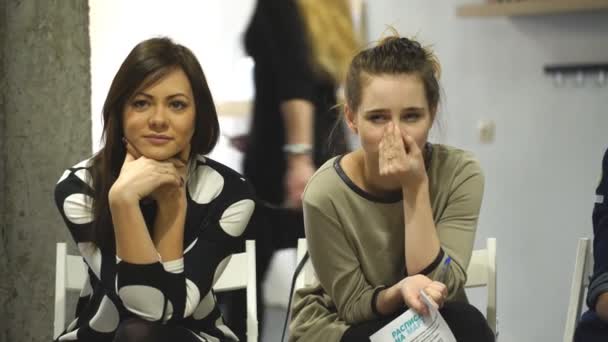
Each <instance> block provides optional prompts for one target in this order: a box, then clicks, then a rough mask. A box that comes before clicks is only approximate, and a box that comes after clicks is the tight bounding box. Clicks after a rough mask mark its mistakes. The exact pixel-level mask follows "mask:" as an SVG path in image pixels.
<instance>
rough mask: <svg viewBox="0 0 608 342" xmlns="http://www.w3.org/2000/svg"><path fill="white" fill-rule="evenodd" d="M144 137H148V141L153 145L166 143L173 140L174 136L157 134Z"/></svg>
mask: <svg viewBox="0 0 608 342" xmlns="http://www.w3.org/2000/svg"><path fill="white" fill-rule="evenodd" d="M144 138H145V139H146V141H148V142H149V143H151V144H153V145H164V144H166V143H168V142H169V141H171V140H173V138H171V137H168V136H166V135H156V134H152V135H146V136H144Z"/></svg>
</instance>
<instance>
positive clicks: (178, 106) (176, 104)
mask: <svg viewBox="0 0 608 342" xmlns="http://www.w3.org/2000/svg"><path fill="white" fill-rule="evenodd" d="M169 107H171V108H172V109H174V110H177V111H180V110H184V109H186V108H187V107H188V104H187V103H186V102H184V101H177V100H176V101H171V102H169Z"/></svg>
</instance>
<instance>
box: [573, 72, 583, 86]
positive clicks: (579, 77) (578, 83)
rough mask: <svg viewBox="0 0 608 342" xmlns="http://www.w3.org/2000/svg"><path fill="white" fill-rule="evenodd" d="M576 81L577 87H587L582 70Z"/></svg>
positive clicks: (577, 73) (577, 74) (578, 73)
mask: <svg viewBox="0 0 608 342" xmlns="http://www.w3.org/2000/svg"><path fill="white" fill-rule="evenodd" d="M575 81H576V86H577V87H579V88H580V87H582V86H584V85H585V75H584V74H583V72H582V71H581V70H579V71H577V72H576V78H575Z"/></svg>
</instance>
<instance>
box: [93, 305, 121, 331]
mask: <svg viewBox="0 0 608 342" xmlns="http://www.w3.org/2000/svg"><path fill="white" fill-rule="evenodd" d="M118 323H119V316H118V310H117V309H116V306H115V305H114V303H112V301H111V300H110V298H108V296H103V298H102V299H101V304H99V309H98V310H97V313H95V316H93V318H91V320H90V321H89V326H90V327H91V329H93V330H95V331H99V332H101V333H111V332H112V331H114V330H116V328H118Z"/></svg>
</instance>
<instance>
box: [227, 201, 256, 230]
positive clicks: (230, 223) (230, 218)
mask: <svg viewBox="0 0 608 342" xmlns="http://www.w3.org/2000/svg"><path fill="white" fill-rule="evenodd" d="M254 209H255V202H253V201H252V200H250V199H244V200H241V201H238V202H236V203H234V204H232V205H231V206H230V207H228V209H226V210H225V211H224V213H223V214H222V217H221V218H220V227H222V229H223V230H224V232H226V234H228V235H230V236H234V237H237V236H241V234H243V232H244V231H245V228H246V227H247V223H248V222H249V219H250V218H251V215H252V214H253V210H254Z"/></svg>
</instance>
